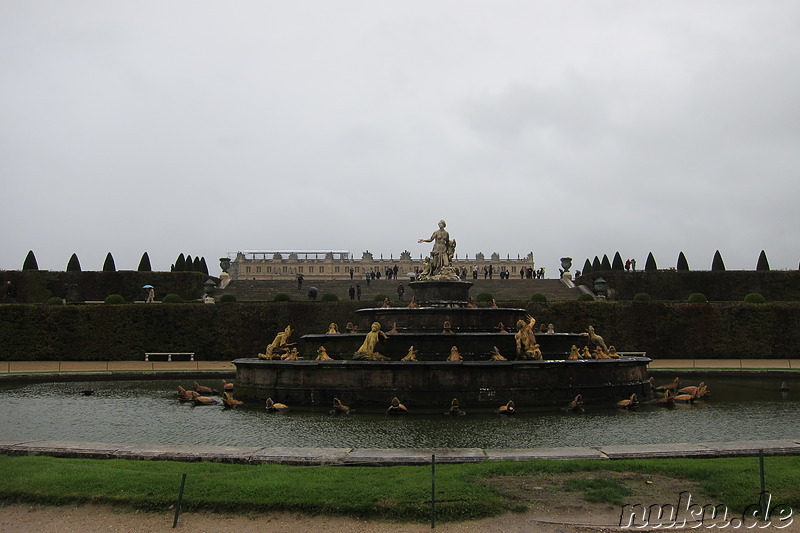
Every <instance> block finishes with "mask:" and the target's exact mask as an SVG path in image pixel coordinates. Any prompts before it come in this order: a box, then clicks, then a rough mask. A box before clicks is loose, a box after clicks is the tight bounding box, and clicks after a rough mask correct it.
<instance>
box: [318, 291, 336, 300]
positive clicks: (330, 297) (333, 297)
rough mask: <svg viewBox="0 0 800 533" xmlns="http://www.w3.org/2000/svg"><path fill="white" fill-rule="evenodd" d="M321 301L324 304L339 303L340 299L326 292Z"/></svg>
mask: <svg viewBox="0 0 800 533" xmlns="http://www.w3.org/2000/svg"><path fill="white" fill-rule="evenodd" d="M320 300H321V301H323V302H338V301H339V297H338V296H336V295H335V294H333V293H332V292H326V293H325V294H323V295H322V296H321V297H320Z"/></svg>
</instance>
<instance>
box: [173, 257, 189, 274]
mask: <svg viewBox="0 0 800 533" xmlns="http://www.w3.org/2000/svg"><path fill="white" fill-rule="evenodd" d="M174 270H175V272H183V271H184V270H186V257H184V255H183V254H181V255H179V256H178V258H177V259H176V260H175V268H174Z"/></svg>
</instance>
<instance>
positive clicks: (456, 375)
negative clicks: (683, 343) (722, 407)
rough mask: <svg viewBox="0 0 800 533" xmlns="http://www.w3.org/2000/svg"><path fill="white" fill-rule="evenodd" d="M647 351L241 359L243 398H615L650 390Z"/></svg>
mask: <svg viewBox="0 0 800 533" xmlns="http://www.w3.org/2000/svg"><path fill="white" fill-rule="evenodd" d="M649 362H650V359H649V358H647V357H623V358H621V359H614V360H609V359H601V360H585V361H584V360H577V361H567V360H560V361H499V362H495V361H491V362H490V361H463V362H445V361H420V362H401V361H387V362H378V361H267V360H259V359H236V360H234V361H233V363H234V364H235V365H236V396H237V398H242V399H250V400H259V401H263V400H264V399H265V398H268V397H273V398H280V399H281V401H283V402H285V403H289V404H291V405H308V406H314V405H320V406H327V405H331V403H332V402H333V398H339V399H340V400H342V401H343V402H344V403H345V404H346V405H350V406H352V407H357V408H377V409H380V408H383V409H385V408H386V406H387V405H388V404H389V402H390V400H391V398H392V397H393V396H397V397H398V398H400V399H401V401H402V402H403V403H404V404H406V405H407V406H409V408H411V407H412V406H413V407H414V408H441V407H443V406H447V405H449V403H450V400H451V399H452V398H458V400H459V402H460V403H461V405H465V406H466V405H469V406H472V407H475V406H478V407H487V408H489V407H494V408H496V407H497V406H498V405H500V404H501V403H502V404H504V403H505V402H507V401H508V400H514V402H515V403H516V404H517V405H518V406H545V405H565V404H566V402H568V401H570V400H571V399H573V398H574V397H575V395H576V394H582V395H583V396H584V399H586V400H591V401H612V400H613V401H616V400H618V399H619V398H626V397H628V396H630V395H631V394H633V393H636V394H638V395H639V396H640V397H645V396H646V395H648V394H649V392H650V385H649V381H648V376H647V364H648V363H649Z"/></svg>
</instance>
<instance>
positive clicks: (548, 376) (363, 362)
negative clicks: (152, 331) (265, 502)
mask: <svg viewBox="0 0 800 533" xmlns="http://www.w3.org/2000/svg"><path fill="white" fill-rule="evenodd" d="M419 242H433V243H434V245H433V250H432V252H431V254H430V256H429V257H428V258H426V260H425V267H424V269H423V272H422V273H421V274H420V275H419V276H418V278H417V281H414V282H411V283H409V287H410V288H411V289H412V290H413V291H414V296H413V298H412V300H411V304H409V306H408V307H387V306H386V305H384V306H383V307H377V308H368V309H360V310H358V311H357V312H356V314H357V316H358V317H359V319H358V320H357V322H358V323H362V324H363V323H366V324H369V332H368V333H365V332H363V329H362V332H360V333H359V332H352V331H350V332H345V333H336V332H334V331H333V330H331V331H329V332H328V333H325V334H318V335H317V334H313V335H304V336H303V337H302V338H301V349H300V350H299V353H302V354H312V353H317V352H318V349H319V348H321V347H324V350H322V351H323V352H326V353H327V356H328V357H329V358H332V360H331V359H328V358H324V360H323V358H320V360H304V359H302V358H298V357H297V356H296V353H297V352H298V350H294V351H293V352H290V349H289V348H288V345H287V347H286V349H285V350H284V351H283V356H284V358H283V359H281V358H280V352H281V349H280V346H279V345H280V340H283V341H284V342H285V339H278V338H277V337H276V341H274V342H273V344H272V345H271V346H273V348H272V349H271V350H268V351H269V352H270V353H269V355H267V354H261V355H263V357H261V358H248V359H236V360H235V361H233V362H234V364H235V365H236V396H237V397H238V398H244V399H249V400H261V401H263V400H264V399H265V398H268V397H272V398H280V399H281V401H283V402H285V403H289V404H291V405H298V406H299V405H307V406H315V405H318V406H330V405H331V404H332V402H333V398H339V399H340V400H341V401H342V402H344V403H345V404H347V405H350V406H353V407H357V408H359V409H370V408H379V409H386V407H387V405H389V402H390V401H391V399H392V398H393V397H398V398H400V399H401V400H402V401H403V403H404V404H405V405H407V406H408V407H409V408H410V409H414V408H417V409H419V408H422V409H425V408H432V409H441V408H446V407H447V406H449V405H450V404H451V401H452V400H453V398H457V399H458V401H459V404H460V405H462V406H469V407H471V408H476V407H477V408H497V407H498V406H499V405H500V404H505V403H506V402H508V401H509V400H513V401H514V403H515V405H516V406H517V408H518V409H519V408H520V407H522V408H524V407H531V406H547V405H560V404H561V405H566V404H567V402H569V401H570V400H572V399H573V398H574V397H575V396H576V395H577V394H581V395H582V396H583V398H584V400H587V401H612V400H618V399H620V398H625V397H629V396H630V395H631V394H633V393H636V394H637V395H639V396H640V397H644V396H647V395H648V394H649V391H650V389H649V382H648V376H647V364H648V363H649V362H650V359H648V358H646V357H626V356H622V357H619V358H609V359H570V358H569V356H570V352H571V349H572V347H573V346H577V347H579V348H580V347H585V346H587V345H590V344H595V345H602V347H603V348H606V347H605V345H604V343H603V341H602V339H601V338H600V337H599V336H597V335H594V336H590V335H587V334H581V333H555V332H550V333H534V331H533V326H534V323H535V320H534V319H533V318H532V317H530V316H529V315H528V312H527V311H526V310H525V309H517V308H500V307H496V306H495V305H492V306H491V307H478V306H477V305H475V303H474V301H473V300H472V299H471V298H470V296H469V289H470V287H471V286H472V283H470V282H466V281H462V280H461V279H460V278H459V277H458V275H457V274H456V273H455V271H454V269H453V268H452V267H451V266H450V264H451V260H452V257H453V254H454V252H455V245H456V243H455V240H452V239H450V236H449V234H448V232H447V231H446V230H445V222H444V221H439V229H438V230H436V231H435V232H434V233H433V235H432V236H431V238H430V239H420V240H419ZM287 330H288V331H290V330H289V329H288V328H287ZM592 333H593V332H592ZM278 336H279V337H280V336H281V334H279V335H278ZM597 339H599V341H598V340H597ZM276 343H277V344H276ZM276 350H277V352H276ZM454 352H457V355H458V357H453V356H452V355H451V354H452V353H454ZM267 357H269V358H267Z"/></svg>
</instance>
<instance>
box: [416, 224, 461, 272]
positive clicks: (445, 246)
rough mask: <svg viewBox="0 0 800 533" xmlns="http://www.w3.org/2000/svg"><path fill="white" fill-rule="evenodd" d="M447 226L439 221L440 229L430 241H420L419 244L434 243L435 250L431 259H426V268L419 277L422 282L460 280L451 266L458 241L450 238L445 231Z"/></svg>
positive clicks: (432, 251)
mask: <svg viewBox="0 0 800 533" xmlns="http://www.w3.org/2000/svg"><path fill="white" fill-rule="evenodd" d="M445 226H447V224H446V223H445V221H444V220H440V221H439V229H437V230H436V231H434V232H433V234H432V235H431V238H430V239H419V240H418V241H417V242H420V243H422V242H432V243H433V250H431V254H430V257H429V258H426V261H425V268H424V269H423V271H422V273H421V274H419V276H417V279H418V280H420V281H424V280H426V279H428V280H435V281H458V280H459V279H460V278H459V276H458V274H456V271H455V270H454V269H453V267H452V266H451V263H452V261H453V255H454V254H455V251H456V241H455V240H452V239H451V238H450V234H449V233H447V230H446V229H444V228H445Z"/></svg>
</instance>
